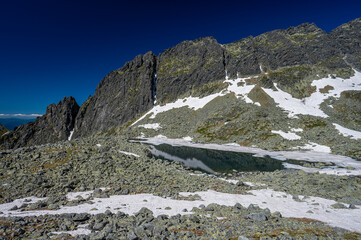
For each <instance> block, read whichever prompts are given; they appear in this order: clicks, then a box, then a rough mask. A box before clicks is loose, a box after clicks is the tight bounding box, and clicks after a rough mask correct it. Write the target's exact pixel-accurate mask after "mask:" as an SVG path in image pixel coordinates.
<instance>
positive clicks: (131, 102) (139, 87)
mask: <svg viewBox="0 0 361 240" xmlns="http://www.w3.org/2000/svg"><path fill="white" fill-rule="evenodd" d="M155 70H156V57H155V55H154V54H153V53H151V52H148V53H147V54H145V55H139V56H137V57H135V58H134V60H133V61H130V62H128V63H126V64H125V65H124V66H123V67H122V68H120V69H118V70H115V71H113V72H111V73H109V74H108V75H107V76H106V77H105V78H104V79H103V80H102V81H101V82H100V83H99V85H98V86H97V88H96V91H95V94H94V96H93V97H90V98H89V99H88V100H87V101H86V102H85V103H84V104H83V105H82V106H81V108H80V111H79V113H78V115H77V117H76V124H75V132H74V137H80V136H88V135H91V134H93V133H96V132H100V131H104V130H109V129H111V128H113V127H118V126H120V125H121V124H123V123H125V122H127V121H129V120H132V119H134V117H136V116H137V115H138V114H140V113H144V112H145V111H147V110H148V109H150V108H151V107H152V106H153V102H154V92H155V89H154V81H155Z"/></svg>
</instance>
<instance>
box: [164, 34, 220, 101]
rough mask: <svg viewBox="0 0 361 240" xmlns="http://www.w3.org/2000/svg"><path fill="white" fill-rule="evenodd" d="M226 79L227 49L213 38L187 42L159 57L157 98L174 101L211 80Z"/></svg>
mask: <svg viewBox="0 0 361 240" xmlns="http://www.w3.org/2000/svg"><path fill="white" fill-rule="evenodd" d="M224 78H225V66H224V49H223V48H222V46H221V45H220V44H219V43H218V42H217V40H215V39H214V38H213V37H205V38H199V39H196V40H194V41H184V42H181V43H179V44H178V45H176V46H175V47H172V48H170V49H167V50H165V51H164V52H163V53H161V54H160V55H159V56H158V58H157V99H158V101H159V102H167V101H172V100H175V99H176V98H177V97H178V96H180V95H182V94H185V93H187V92H188V93H190V92H192V90H193V89H195V88H197V87H200V86H202V85H203V84H206V83H208V82H211V81H215V80H220V79H224Z"/></svg>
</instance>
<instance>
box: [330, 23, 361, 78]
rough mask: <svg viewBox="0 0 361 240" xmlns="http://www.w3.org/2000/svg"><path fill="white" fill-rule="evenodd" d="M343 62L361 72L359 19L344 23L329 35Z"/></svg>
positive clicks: (360, 26)
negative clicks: (342, 56) (340, 53)
mask: <svg viewBox="0 0 361 240" xmlns="http://www.w3.org/2000/svg"><path fill="white" fill-rule="evenodd" d="M329 36H330V38H332V39H334V41H335V42H336V43H337V47H338V49H340V51H341V52H342V54H343V55H344V59H345V61H346V62H347V63H348V64H350V65H351V66H352V67H353V68H356V69H357V70H359V71H361V18H358V19H355V20H353V21H351V22H348V23H345V24H343V25H341V26H339V27H338V28H336V29H334V30H332V31H331V32H330V33H329Z"/></svg>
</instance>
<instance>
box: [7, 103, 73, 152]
mask: <svg viewBox="0 0 361 240" xmlns="http://www.w3.org/2000/svg"><path fill="white" fill-rule="evenodd" d="M78 111H79V105H78V104H77V103H76V101H75V99H74V98H73V97H64V98H63V100H62V101H60V102H59V103H58V104H51V105H49V106H48V107H47V109H46V113H45V114H44V115H43V116H41V117H38V118H37V119H36V120H35V122H30V123H28V124H26V125H21V126H19V127H18V128H16V129H15V131H13V132H11V133H9V134H6V135H3V136H2V137H1V138H0V146H1V148H4V149H8V148H19V147H24V146H30V145H39V144H44V143H53V142H57V141H61V140H66V139H68V137H69V135H70V132H71V131H72V130H73V129H74V123H75V117H76V115H77V113H78Z"/></svg>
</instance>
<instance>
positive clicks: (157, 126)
mask: <svg viewBox="0 0 361 240" xmlns="http://www.w3.org/2000/svg"><path fill="white" fill-rule="evenodd" d="M138 127H142V128H146V129H154V130H156V131H157V130H159V129H161V128H162V127H161V126H160V124H159V123H148V124H143V125H138Z"/></svg>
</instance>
